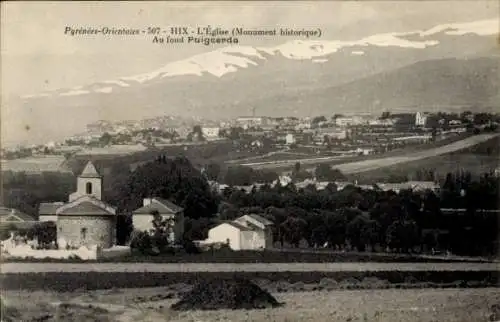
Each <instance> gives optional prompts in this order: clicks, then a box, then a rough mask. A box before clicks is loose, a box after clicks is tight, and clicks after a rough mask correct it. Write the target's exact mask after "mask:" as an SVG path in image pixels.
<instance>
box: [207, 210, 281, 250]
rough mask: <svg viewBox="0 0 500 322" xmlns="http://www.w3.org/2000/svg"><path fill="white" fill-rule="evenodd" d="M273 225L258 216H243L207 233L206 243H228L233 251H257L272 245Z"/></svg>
mask: <svg viewBox="0 0 500 322" xmlns="http://www.w3.org/2000/svg"><path fill="white" fill-rule="evenodd" d="M272 225H273V223H272V222H271V221H269V220H267V219H265V218H263V217H261V216H259V215H254V214H251V215H244V216H242V217H240V218H238V219H236V220H234V221H229V222H225V223H222V224H220V225H218V226H215V227H214V228H212V229H210V230H209V231H208V239H207V240H206V241H205V242H206V243H228V244H229V247H230V248H231V249H233V250H258V249H266V248H270V247H272V245H273V235H272V230H271V226H272Z"/></svg>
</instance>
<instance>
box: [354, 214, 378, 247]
mask: <svg viewBox="0 0 500 322" xmlns="http://www.w3.org/2000/svg"><path fill="white" fill-rule="evenodd" d="M346 235H347V238H348V239H349V240H350V242H351V244H352V245H353V246H355V247H356V248H357V249H358V250H359V251H364V250H365V249H366V246H367V245H372V246H373V245H375V244H376V243H377V241H378V236H379V225H378V223H377V222H376V221H375V220H371V219H370V218H369V217H368V216H366V215H359V216H357V217H356V218H354V219H353V220H351V221H350V222H349V223H348V224H347V227H346Z"/></svg>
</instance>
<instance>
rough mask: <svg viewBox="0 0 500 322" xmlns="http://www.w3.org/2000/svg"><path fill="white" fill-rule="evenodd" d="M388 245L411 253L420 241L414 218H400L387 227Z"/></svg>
mask: <svg viewBox="0 0 500 322" xmlns="http://www.w3.org/2000/svg"><path fill="white" fill-rule="evenodd" d="M386 238H387V245H388V246H389V247H391V248H392V249H396V250H398V251H404V252H407V253H409V252H410V251H411V250H412V249H413V248H414V247H415V246H417V245H418V243H419V232H418V227H417V224H416V223H415V222H414V221H412V220H398V221H395V222H394V223H392V224H391V225H390V226H389V227H388V228H387V233H386Z"/></svg>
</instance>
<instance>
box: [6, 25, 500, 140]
mask: <svg viewBox="0 0 500 322" xmlns="http://www.w3.org/2000/svg"><path fill="white" fill-rule="evenodd" d="M497 37H498V20H485V21H477V22H469V23H461V24H460V23H457V24H447V25H439V26H435V27H434V28H431V29H428V30H418V31H413V32H404V33H385V34H377V35H373V36H370V37H365V38H363V39H360V40H356V41H336V40H314V41H305V40H294V41H290V42H287V43H284V44H282V45H278V46H275V47H266V48H263V47H248V46H232V47H225V48H220V49H216V50H213V51H210V52H207V53H203V54H201V55H196V56H193V57H189V58H186V59H184V60H180V61H176V62H171V63H168V64H166V65H165V66H163V67H161V68H159V69H156V70H154V71H151V72H147V73H144V74H140V75H133V76H127V77H122V78H119V79H115V80H107V81H98V82H95V83H92V84H87V85H83V86H78V87H73V88H62V89H59V90H56V91H51V92H44V93H38V94H34V95H25V96H23V97H16V98H13V99H10V100H9V101H8V102H7V103H6V104H4V106H2V141H4V142H21V141H30V142H34V143H35V142H36V141H38V142H36V143H39V142H46V141H48V140H59V139H62V138H65V137H67V136H68V135H72V134H74V133H78V132H82V130H84V128H85V126H86V124H88V123H92V122H95V121H97V120H116V121H118V120H133V119H137V120H139V119H144V118H152V117H156V116H163V115H176V116H182V117H190V116H196V117H204V118H211V119H218V118H221V117H225V118H227V117H237V116H241V115H247V114H250V113H252V111H254V110H255V112H256V114H259V115H267V116H286V115H293V116H314V115H332V114H334V113H351V112H372V113H376V114H379V113H381V112H382V111H386V110H389V111H392V110H411V111H416V110H430V111H432V110H461V109H469V108H474V109H483V110H492V109H493V110H495V109H497V110H498V105H497V104H496V102H498V101H500V100H499V98H500V97H499V95H498V85H499V84H498V83H499V81H498V77H499V76H498V75H499V70H498V69H499V62H500V61H499V55H498V51H497V48H498V47H496V40H497Z"/></svg>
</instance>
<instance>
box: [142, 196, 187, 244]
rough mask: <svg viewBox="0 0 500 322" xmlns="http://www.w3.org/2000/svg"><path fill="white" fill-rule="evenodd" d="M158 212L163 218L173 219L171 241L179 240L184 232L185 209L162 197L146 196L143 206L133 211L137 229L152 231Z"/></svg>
mask: <svg viewBox="0 0 500 322" xmlns="http://www.w3.org/2000/svg"><path fill="white" fill-rule="evenodd" d="M154 212H158V214H159V215H160V216H161V217H162V220H171V221H172V227H171V228H172V230H171V232H170V240H171V241H179V240H180V239H181V238H182V235H183V234H184V209H183V208H181V207H179V206H177V205H175V204H174V203H172V202H170V201H168V200H165V199H162V198H144V199H143V205H142V207H140V208H138V209H136V210H135V211H134V212H133V213H132V224H133V226H134V229H135V230H139V231H147V232H152V230H153V213H154Z"/></svg>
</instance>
